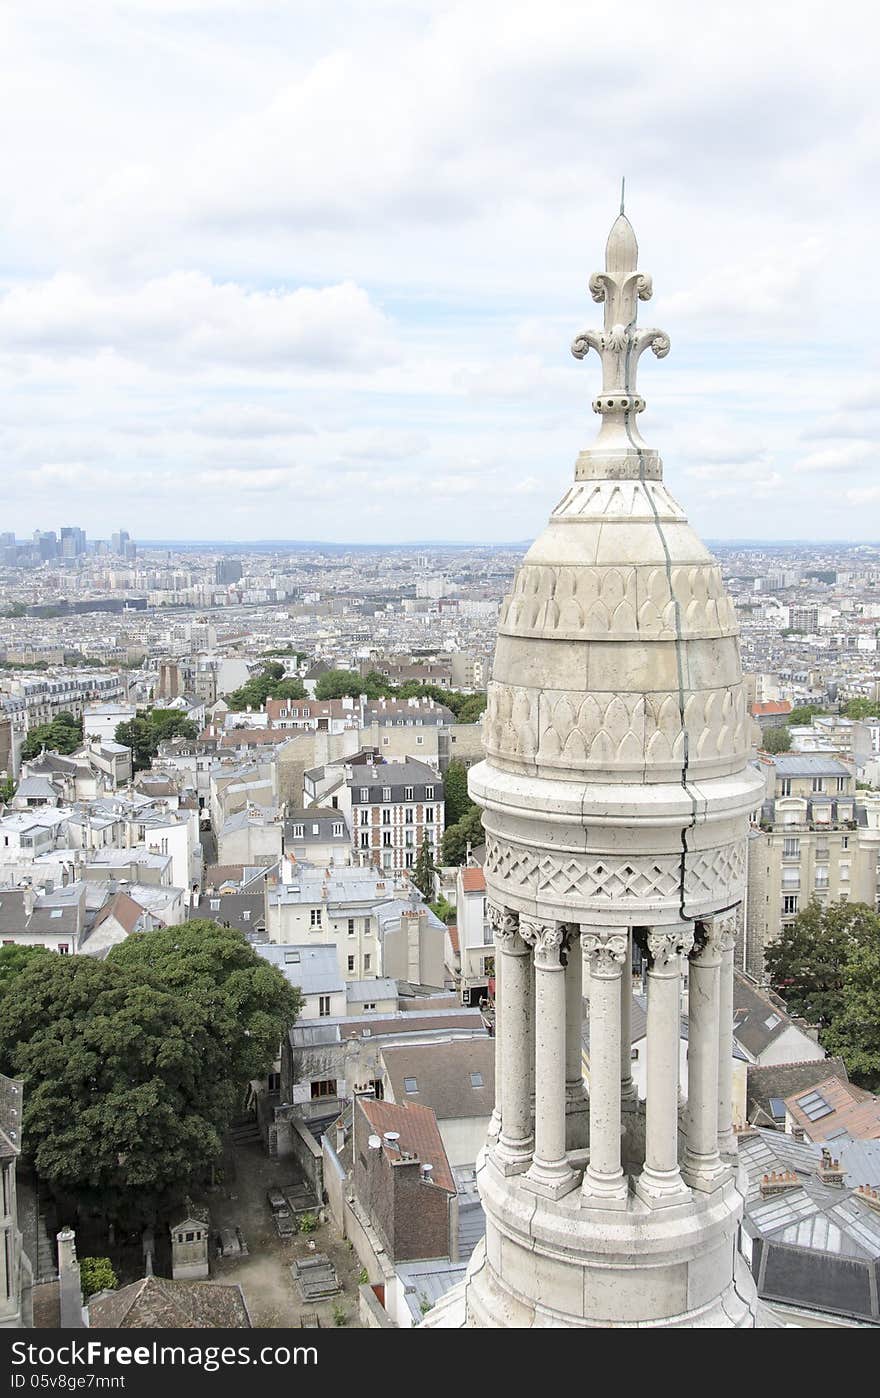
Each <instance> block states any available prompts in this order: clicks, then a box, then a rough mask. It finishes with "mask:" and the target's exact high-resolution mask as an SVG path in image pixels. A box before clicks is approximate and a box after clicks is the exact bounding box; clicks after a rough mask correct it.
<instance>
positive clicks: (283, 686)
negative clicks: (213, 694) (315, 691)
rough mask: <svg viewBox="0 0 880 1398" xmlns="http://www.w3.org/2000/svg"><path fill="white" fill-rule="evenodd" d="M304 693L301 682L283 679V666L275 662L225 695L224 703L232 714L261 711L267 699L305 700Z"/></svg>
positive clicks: (293, 679)
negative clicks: (251, 710)
mask: <svg viewBox="0 0 880 1398" xmlns="http://www.w3.org/2000/svg"><path fill="white" fill-rule="evenodd" d="M305 697H306V691H305V686H304V685H303V682H302V680H298V679H297V678H296V677H295V676H294V677H292V678H288V679H285V677H284V666H283V665H280V664H279V663H278V662H277V661H274V662H271V663H270V664H268V665H264V666H263V669H262V670H261V671H260V673H259V674H258V675H252V676H251V678H250V679H249V680H248V682H247V684H243V685H242V686H241V688H240V689H234V690H233V691H232V693H231V694H227V696H226V702H227V704H228V705H229V707H230V709H231V710H232V712H233V713H242V712H243V711H244V710H246V709H262V708H263V706H264V705H265V703H266V700H267V699H305Z"/></svg>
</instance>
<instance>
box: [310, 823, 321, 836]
mask: <svg viewBox="0 0 880 1398" xmlns="http://www.w3.org/2000/svg"><path fill="white" fill-rule="evenodd" d="M320 833H321V827H320V825H318V824H313V825H312V834H313V835H320Z"/></svg>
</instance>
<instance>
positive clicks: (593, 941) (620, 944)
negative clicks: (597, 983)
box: [581, 926, 629, 977]
mask: <svg viewBox="0 0 880 1398" xmlns="http://www.w3.org/2000/svg"><path fill="white" fill-rule="evenodd" d="M628 945H629V933H628V930H627V928H625V927H607V928H604V927H603V928H598V927H584V926H582V927H581V950H582V952H583V954H584V956H585V957H586V958H587V959H588V961H589V963H590V975H591V976H609V977H616V976H619V975H620V974H621V971H622V970H623V966H624V963H625V961H626V954H627V948H628Z"/></svg>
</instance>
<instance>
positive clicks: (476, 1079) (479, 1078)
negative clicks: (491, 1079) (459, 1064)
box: [471, 1073, 483, 1087]
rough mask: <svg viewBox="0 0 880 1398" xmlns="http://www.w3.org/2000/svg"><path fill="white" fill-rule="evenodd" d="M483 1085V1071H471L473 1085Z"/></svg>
mask: <svg viewBox="0 0 880 1398" xmlns="http://www.w3.org/2000/svg"><path fill="white" fill-rule="evenodd" d="M482 1086H483V1074H482V1073H471V1087H482Z"/></svg>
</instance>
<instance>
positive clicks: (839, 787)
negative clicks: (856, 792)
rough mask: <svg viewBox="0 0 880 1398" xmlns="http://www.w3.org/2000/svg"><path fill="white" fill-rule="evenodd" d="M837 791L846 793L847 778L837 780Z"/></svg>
mask: <svg viewBox="0 0 880 1398" xmlns="http://www.w3.org/2000/svg"><path fill="white" fill-rule="evenodd" d="M837 790H838V791H846V777H838V778H837Z"/></svg>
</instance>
